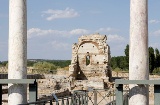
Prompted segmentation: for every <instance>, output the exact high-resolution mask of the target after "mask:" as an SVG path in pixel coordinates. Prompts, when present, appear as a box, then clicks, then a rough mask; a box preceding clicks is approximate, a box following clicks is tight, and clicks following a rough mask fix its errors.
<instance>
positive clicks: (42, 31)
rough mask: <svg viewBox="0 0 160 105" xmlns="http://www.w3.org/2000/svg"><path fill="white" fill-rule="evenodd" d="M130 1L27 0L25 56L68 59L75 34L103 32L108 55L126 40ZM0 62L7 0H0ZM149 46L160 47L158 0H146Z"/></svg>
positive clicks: (118, 53)
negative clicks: (109, 49)
mask: <svg viewBox="0 0 160 105" xmlns="http://www.w3.org/2000/svg"><path fill="white" fill-rule="evenodd" d="M129 3H130V0H28V1H27V18H28V22H27V24H28V27H27V30H28V38H27V40H28V45H27V46H28V55H27V56H28V59H71V46H72V44H73V43H76V42H78V37H80V36H81V35H88V34H94V33H100V34H102V35H107V37H108V40H107V43H108V44H109V45H110V48H111V56H121V55H124V49H125V47H126V44H128V43H129V21H130V19H129V12H130V11H129V10H130V7H129V5H130V4H129ZM0 7H1V9H0V61H4V60H7V59H8V24H9V23H8V16H9V15H8V10H9V0H0ZM148 9H149V17H148V21H149V46H152V47H154V48H158V49H159V50H160V41H159V40H160V27H159V26H160V13H159V10H160V0H149V3H148Z"/></svg>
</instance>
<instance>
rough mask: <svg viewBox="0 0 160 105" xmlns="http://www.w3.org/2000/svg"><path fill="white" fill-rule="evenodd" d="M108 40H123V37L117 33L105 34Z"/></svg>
mask: <svg viewBox="0 0 160 105" xmlns="http://www.w3.org/2000/svg"><path fill="white" fill-rule="evenodd" d="M107 39H108V40H107V41H108V42H123V41H125V38H124V37H122V36H119V35H116V34H115V35H107Z"/></svg>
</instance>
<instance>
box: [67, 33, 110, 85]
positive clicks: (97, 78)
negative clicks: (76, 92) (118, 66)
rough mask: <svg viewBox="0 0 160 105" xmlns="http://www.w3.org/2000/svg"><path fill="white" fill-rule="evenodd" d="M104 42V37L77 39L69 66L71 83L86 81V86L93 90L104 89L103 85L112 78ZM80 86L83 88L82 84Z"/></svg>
mask: <svg viewBox="0 0 160 105" xmlns="http://www.w3.org/2000/svg"><path fill="white" fill-rule="evenodd" d="M106 41H107V36H106V35H100V34H92V35H83V36H81V37H80V38H79V39H78V43H74V44H73V45H72V60H71V65H69V76H70V78H71V79H72V81H73V80H74V82H75V81H76V80H77V81H81V82H82V81H87V82H86V84H90V86H91V87H95V88H96V87H97V86H98V88H99V87H101V88H104V87H105V84H107V83H109V81H110V79H111V76H112V74H111V68H110V59H111V56H110V47H109V45H108V44H107V43H106ZM95 83H97V85H96V84H95ZM77 84H79V83H77ZM81 85H83V86H84V85H85V84H84V82H82V84H81Z"/></svg>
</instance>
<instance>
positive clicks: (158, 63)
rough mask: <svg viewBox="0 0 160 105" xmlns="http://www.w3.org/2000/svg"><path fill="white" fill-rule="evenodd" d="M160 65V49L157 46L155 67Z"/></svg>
mask: <svg viewBox="0 0 160 105" xmlns="http://www.w3.org/2000/svg"><path fill="white" fill-rule="evenodd" d="M158 67H160V54H159V50H158V49H157V48H156V49H155V68H158Z"/></svg>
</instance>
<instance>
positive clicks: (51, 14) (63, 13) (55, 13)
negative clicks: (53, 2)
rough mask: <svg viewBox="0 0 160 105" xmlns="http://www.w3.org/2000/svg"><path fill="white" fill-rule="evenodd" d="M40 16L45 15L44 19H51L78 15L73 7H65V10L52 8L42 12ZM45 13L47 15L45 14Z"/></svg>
mask: <svg viewBox="0 0 160 105" xmlns="http://www.w3.org/2000/svg"><path fill="white" fill-rule="evenodd" d="M42 13H43V14H42V17H44V16H45V17H46V20H48V21H51V20H55V19H59V18H73V17H77V16H79V14H78V12H76V11H75V10H74V9H71V8H66V9H65V10H52V9H49V10H47V11H43V12H42ZM46 15H47V16H46Z"/></svg>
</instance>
